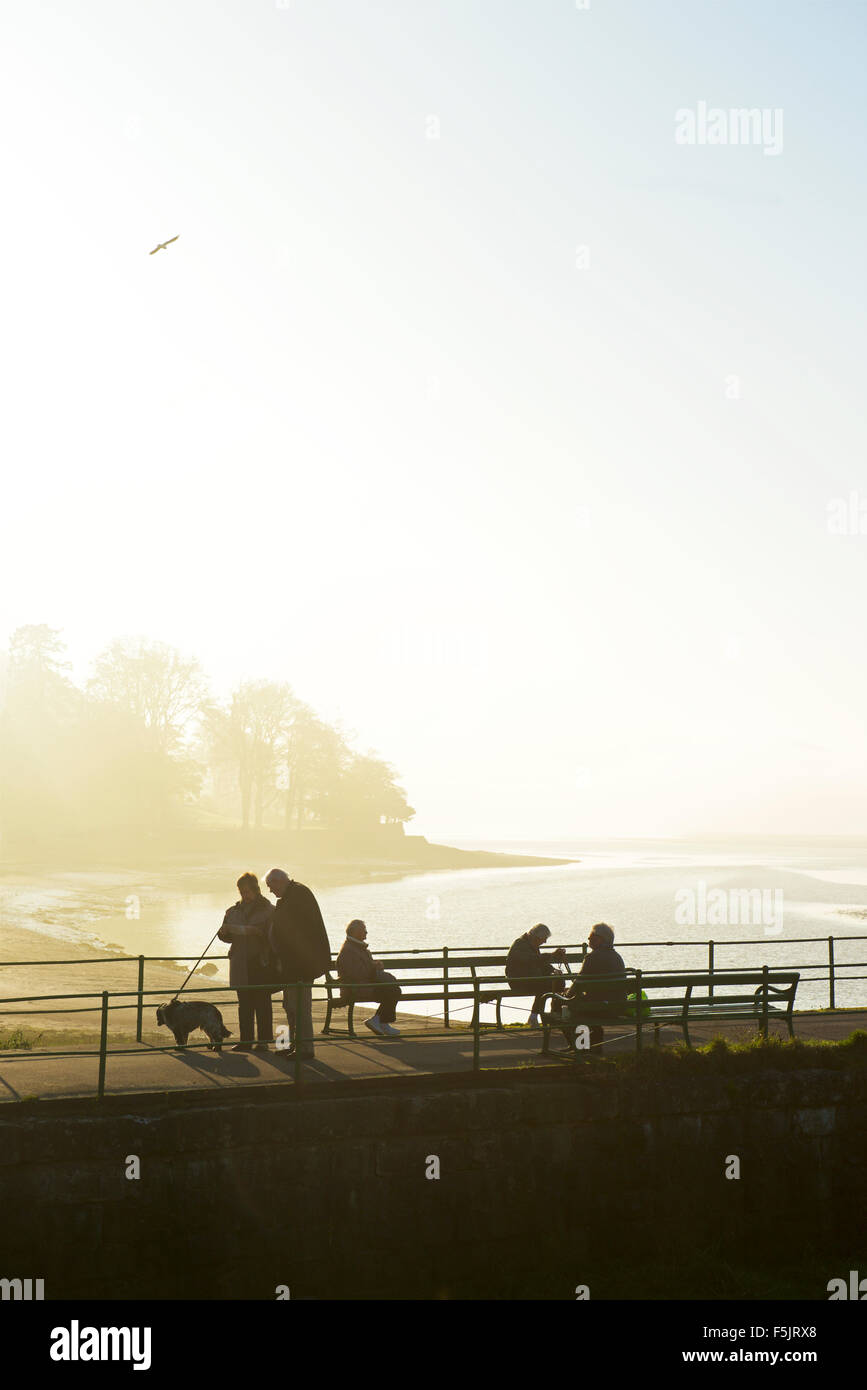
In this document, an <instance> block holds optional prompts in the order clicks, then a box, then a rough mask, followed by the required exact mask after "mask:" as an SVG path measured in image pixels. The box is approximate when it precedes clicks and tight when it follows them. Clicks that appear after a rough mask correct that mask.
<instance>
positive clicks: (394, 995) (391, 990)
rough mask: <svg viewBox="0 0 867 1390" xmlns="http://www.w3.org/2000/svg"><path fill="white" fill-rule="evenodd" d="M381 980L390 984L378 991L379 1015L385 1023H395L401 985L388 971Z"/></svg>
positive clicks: (384, 985) (382, 986)
mask: <svg viewBox="0 0 867 1390" xmlns="http://www.w3.org/2000/svg"><path fill="white" fill-rule="evenodd" d="M380 978H381V979H382V980H386V981H388V983H387V984H383V985H381V986H380V988H379V989H378V990H377V991H376V998H377V999H378V1000H379V1008H378V1010H377V1013H378V1014H379V1017H380V1019H381V1021H382V1022H383V1023H394V1020H395V1015H396V1014H397V1001H398V999H399V998H400V985H399V984H398V983H397V980H395V978H394V976H393V975H389V973H388V971H384V972H383V974H382V976H381V977H380Z"/></svg>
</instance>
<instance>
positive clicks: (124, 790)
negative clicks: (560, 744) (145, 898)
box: [0, 624, 415, 846]
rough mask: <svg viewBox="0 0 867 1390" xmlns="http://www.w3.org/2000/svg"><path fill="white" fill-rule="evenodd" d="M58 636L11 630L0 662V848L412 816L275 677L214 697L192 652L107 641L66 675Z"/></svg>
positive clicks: (399, 822) (366, 763) (344, 824)
mask: <svg viewBox="0 0 867 1390" xmlns="http://www.w3.org/2000/svg"><path fill="white" fill-rule="evenodd" d="M70 669H71V667H70V663H69V661H68V660H67V656H66V646H65V643H64V641H63V638H62V634H61V632H60V631H59V630H58V629H56V628H52V627H49V626H48V625H46V624H36V625H30V626H26V627H20V628H18V629H17V630H16V631H15V632H14V633H13V634H12V636H11V638H10V640H9V647H8V651H7V653H6V654H5V656H2V657H0V833H2V835H3V838H4V842H5V843H6V844H7V846H8V845H9V844H15V845H20V844H30V843H39V842H45V841H54V840H57V839H58V838H65V837H71V838H80V837H82V836H87V835H92V836H105V837H106V839H107V840H112V839H117V838H118V837H126V836H129V835H135V834H139V833H142V834H147V835H148V836H154V835H156V836H162V835H164V834H166V833H169V832H170V831H171V830H177V831H178V832H180V833H183V832H184V830H185V829H187V830H189V831H192V830H194V829H196V830H202V829H203V828H206V827H208V826H213V827H214V828H218V827H225V826H228V825H236V826H239V827H240V828H241V829H242V830H245V831H247V830H251V831H256V830H263V829H265V828H267V827H271V828H275V827H281V828H282V829H283V830H284V831H286V832H292V833H295V834H297V833H299V832H304V831H308V830H313V829H317V828H318V829H324V830H330V831H333V832H334V833H335V834H337V835H347V834H348V835H350V836H354V835H356V834H362V835H363V836H365V837H367V836H370V835H372V834H374V833H379V832H380V831H382V829H383V828H384V827H391V832H392V833H394V832H397V833H398V834H401V833H402V827H403V825H404V824H405V823H406V822H407V821H409V820H410V819H411V818H412V817H413V816H414V814H415V812H414V810H413V808H412V807H411V806H410V805H409V803H408V801H407V798H406V793H405V792H404V790H403V788H402V787H400V786H399V785H398V782H397V775H396V773H395V771H394V769H393V768H392V767H391V766H390V765H389V764H388V763H386V762H384V761H383V760H382V759H381V758H379V757H378V756H377V755H376V754H375V753H374V752H367V753H360V752H358V751H356V750H355V749H354V748H353V747H352V746H351V744H350V740H349V738H348V737H347V735H346V734H345V733H344V731H343V730H342V729H340V728H339V727H337V726H335V725H332V724H329V723H327V722H326V721H325V720H323V719H320V718H319V716H318V715H317V714H316V713H315V711H314V710H313V709H311V707H310V706H309V705H307V704H305V703H304V702H303V701H302V700H300V699H299V698H298V696H297V695H296V694H295V692H294V691H293V689H292V687H291V686H290V685H289V684H288V683H286V682H282V681H271V680H256V679H246V680H240V681H239V683H238V685H237V686H236V688H235V690H234V691H233V693H232V695H231V696H230V698H229V699H228V700H222V701H221V700H219V699H217V698H215V697H214V695H213V694H212V692H211V689H210V686H209V682H208V679H207V676H206V674H205V672H204V671H203V670H202V668H201V666H200V665H199V663H198V661H196V660H195V659H194V658H192V657H187V656H185V655H184V654H183V653H181V652H179V651H178V650H176V649H175V648H173V647H171V646H167V645H166V644H165V643H162V642H155V641H150V640H147V639H144V638H117V639H115V640H113V641H112V642H110V643H109V644H108V646H107V647H106V648H105V649H104V650H103V651H102V652H101V653H100V654H99V656H97V658H96V660H95V661H94V662H93V665H92V667H91V670H90V672H89V675H88V678H87V679H86V681H84V682H83V684H81V685H78V684H76V683H75V682H74V681H73V680H72V679H71V677H70V675H69V671H70Z"/></svg>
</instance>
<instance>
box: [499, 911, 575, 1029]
mask: <svg viewBox="0 0 867 1390" xmlns="http://www.w3.org/2000/svg"><path fill="white" fill-rule="evenodd" d="M550 935H551V932H550V930H549V929H548V927H546V926H545V923H544V922H539V923H537V925H536V926H535V927H531V928H530V930H529V931H528V932H524V935H523V936H519V937H518V939H517V941H513V942H512V944H511V946H510V947H509V954H508V956H507V957H506V972H505V973H506V979H507V980H508V981H509V989H510V990H511V991H512V993H513V994H535V995H536V997H535V999H534V1000H533V1007H532V1009H531V1010H530V1017H529V1018H528V1019H527V1022H528V1023H529V1024H531V1025H532V1026H533V1027H534V1028H538V1027H539V1012H540V1010H541V1007H542V998H543V997H544V995H546V994H550V993H551V990H552V989H557V988H559V984H558V981H559V978H560V974H559V971H557V970H555V969H554V966H553V965H552V961H561V962H565V960H566V952H565V951H564V950H563V947H562V946H560V947H559V948H558V949H557V950H556V951H552V952H551V954H550V955H549V956H543V955H542V943H543V942H544V941H547V940H548V937H549V936H550ZM541 975H553V976H554V977H555V978H554V980H553V981H552V983H551V985H550V986H549V987H547V988H546V987H545V986H544V985H543V984H542V983H541V981H540V979H539V976H541ZM528 982H529V983H528Z"/></svg>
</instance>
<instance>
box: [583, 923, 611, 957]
mask: <svg viewBox="0 0 867 1390" xmlns="http://www.w3.org/2000/svg"><path fill="white" fill-rule="evenodd" d="M587 944H588V945H589V947H590V949H591V951H596V950H598V949H599V947H600V946H607V947H608V949H609V950H610V949H611V947H612V946H613V945H614V932H613V931H612V930H611V928H610V927H609V925H608V923H607V922H597V923H596V926H595V927H591V928H590V935H589V936H588V938H587Z"/></svg>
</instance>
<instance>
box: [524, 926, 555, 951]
mask: <svg viewBox="0 0 867 1390" xmlns="http://www.w3.org/2000/svg"><path fill="white" fill-rule="evenodd" d="M527 935H528V936H529V938H530V940H531V941H532V942H533V945H534V946H544V944H545V942H546V941H547V940H548V937H549V936H550V935H551V931H550V928H549V927H546V926H545V923H544V922H537V923H536V925H535V927H531V928H530V930H529V931H528V932H527Z"/></svg>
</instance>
